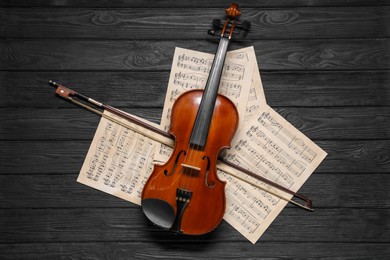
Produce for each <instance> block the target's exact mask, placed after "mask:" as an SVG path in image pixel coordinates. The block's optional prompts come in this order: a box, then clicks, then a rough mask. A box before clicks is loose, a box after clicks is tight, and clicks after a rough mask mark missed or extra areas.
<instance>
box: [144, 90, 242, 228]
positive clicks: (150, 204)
mask: <svg viewBox="0 0 390 260" xmlns="http://www.w3.org/2000/svg"><path fill="white" fill-rule="evenodd" d="M202 96H203V91H202V90H192V91H189V92H186V93H184V94H182V95H181V96H180V97H179V98H178V99H177V100H176V102H175V104H174V106H173V108H172V114H171V125H170V130H169V133H170V134H171V135H173V136H174V138H175V148H174V151H173V153H172V155H171V157H170V159H169V160H168V161H167V162H166V163H165V164H164V165H155V166H154V170H153V172H152V173H151V175H150V177H149V179H148V181H147V182H146V184H145V187H144V189H143V192H142V196H141V197H142V202H141V203H142V208H143V211H144V213H145V215H146V216H147V217H148V218H149V219H150V220H151V221H152V222H153V223H155V224H156V225H158V226H161V227H163V228H166V229H170V230H172V231H175V232H179V233H184V234H189V235H201V234H205V233H208V232H210V231H212V230H213V229H215V228H216V227H217V226H218V225H219V224H220V222H221V221H222V218H223V215H224V212H225V204H226V203H225V182H223V181H221V180H219V178H218V176H217V172H216V161H217V157H218V154H219V152H220V150H221V149H223V148H228V147H229V144H230V142H231V140H232V138H233V136H234V134H235V131H236V129H237V126H238V112H237V109H236V107H235V105H234V104H233V103H232V102H231V101H230V100H229V99H228V98H226V97H224V96H222V95H218V96H217V98H216V102H215V107H214V111H213V113H212V120H211V125H210V129H209V133H208V137H207V142H206V145H205V146H204V147H202V149H198V147H196V146H195V147H194V146H191V145H190V141H189V140H190V136H191V133H192V127H193V125H194V122H195V119H196V116H197V111H198V108H199V105H200V102H201V99H202Z"/></svg>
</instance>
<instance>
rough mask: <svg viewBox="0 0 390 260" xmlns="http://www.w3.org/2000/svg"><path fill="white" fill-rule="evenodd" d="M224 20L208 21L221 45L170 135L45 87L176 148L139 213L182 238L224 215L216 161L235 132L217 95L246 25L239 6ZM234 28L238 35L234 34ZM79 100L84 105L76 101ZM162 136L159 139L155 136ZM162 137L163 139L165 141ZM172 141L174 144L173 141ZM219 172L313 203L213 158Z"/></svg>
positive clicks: (231, 109) (181, 101)
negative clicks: (228, 58)
mask: <svg viewBox="0 0 390 260" xmlns="http://www.w3.org/2000/svg"><path fill="white" fill-rule="evenodd" d="M226 12H227V15H228V18H227V20H226V22H224V23H223V22H221V20H220V19H214V20H213V26H214V30H209V31H208V33H209V34H210V35H213V36H217V37H219V38H220V44H219V47H218V50H217V53H216V55H215V58H214V62H213V65H212V68H211V71H210V75H209V79H208V81H207V84H206V88H205V90H204V91H200V90H194V91H189V92H187V93H184V94H183V95H182V96H180V97H179V98H178V99H177V101H176V103H175V104H174V106H173V111H174V113H173V114H172V117H171V129H170V132H169V134H168V133H166V132H164V131H162V130H160V129H158V128H155V127H153V126H151V125H149V124H147V123H145V122H143V121H140V120H139V119H137V118H136V117H134V116H132V115H131V114H128V113H126V112H124V111H122V110H120V109H118V108H115V107H112V106H110V105H107V104H104V103H101V102H99V101H96V100H95V99H93V98H90V97H88V96H86V95H84V94H81V93H79V92H77V91H75V90H73V89H70V88H67V87H65V86H63V85H61V84H58V83H56V82H54V81H49V85H50V86H52V87H54V88H55V89H56V94H57V95H58V96H60V97H62V98H64V99H66V100H68V101H70V102H71V103H73V104H75V105H78V106H80V107H83V108H85V109H87V110H89V111H91V112H93V113H95V114H98V115H100V116H102V117H104V118H106V119H108V120H110V121H112V122H114V123H116V124H118V125H121V126H123V127H126V128H128V129H130V130H132V131H135V132H138V131H140V130H139V129H138V128H137V127H135V128H134V127H133V126H132V125H130V124H128V123H123V122H122V121H119V120H117V119H116V118H114V117H111V116H109V115H106V114H104V113H103V112H101V111H99V110H97V109H95V108H93V107H91V106H89V105H87V103H89V104H92V105H93V106H94V107H97V108H100V109H104V110H107V111H110V112H111V113H113V114H115V115H117V116H119V117H121V118H124V119H126V120H127V121H128V122H129V123H130V122H131V123H133V124H135V125H138V126H141V127H143V128H144V129H147V130H149V131H151V132H152V133H155V134H157V137H155V136H154V135H153V134H152V135H149V134H148V133H147V132H142V134H143V135H145V136H147V137H148V138H151V139H153V140H155V141H157V142H161V143H164V144H165V145H167V146H169V147H175V149H174V152H173V154H172V156H171V157H170V159H169V160H168V161H167V163H166V164H164V165H161V166H159V165H155V166H154V170H153V172H152V174H151V176H150V177H149V179H148V181H147V183H146V185H145V187H144V189H143V193H142V195H141V198H142V202H141V203H142V209H143V211H144V213H145V215H146V216H147V217H148V218H149V219H150V220H151V221H152V222H153V223H155V224H156V225H158V226H160V227H162V228H165V229H169V230H172V231H174V232H178V233H184V234H194V235H195V234H196V235H198V234H199V235H200V234H204V233H208V232H210V231H212V230H213V229H214V228H216V227H217V226H218V225H219V223H220V222H221V221H222V217H223V214H224V211H225V194H224V188H225V183H224V182H222V181H220V180H219V179H218V177H217V175H216V160H217V156H218V154H219V152H220V150H222V149H224V148H228V147H229V144H230V141H231V139H232V137H233V135H234V133H235V130H236V129H237V124H238V123H237V122H238V113H237V110H236V108H235V106H234V104H233V103H232V102H231V101H230V100H229V99H227V98H226V97H224V96H221V95H218V93H217V91H218V85H219V81H220V78H221V72H222V68H223V63H224V59H225V56H226V51H227V48H228V45H229V42H230V40H231V39H232V38H233V39H242V38H245V36H246V33H247V30H249V28H250V22H248V21H243V22H242V23H239V22H237V21H236V18H237V17H238V16H239V15H240V11H239V10H238V6H237V5H236V4H232V6H231V7H230V8H228V9H226ZM237 28H239V29H240V31H237ZM80 101H83V102H80ZM160 136H161V137H163V138H162V139H161V138H159V137H160ZM164 138H165V139H164ZM173 139H175V143H174V142H173ZM218 162H219V167H221V166H224V167H223V168H222V170H223V171H224V172H225V173H227V174H229V175H231V176H234V177H235V178H238V179H240V180H241V181H244V182H247V183H249V184H251V185H253V186H254V187H257V188H259V189H263V190H265V191H266V192H267V193H270V194H272V195H274V196H276V197H279V198H280V199H283V200H285V201H288V202H290V203H292V204H293V205H295V206H298V207H300V208H303V209H306V210H309V211H313V205H312V200H311V199H309V198H307V197H305V196H303V195H301V194H299V193H297V192H294V191H292V190H289V189H287V188H285V187H283V186H281V185H280V184H278V183H275V182H273V181H271V180H268V179H266V178H264V177H262V176H260V175H258V174H256V173H253V172H251V171H249V170H247V169H245V168H243V167H240V166H238V165H235V164H233V163H231V162H229V161H227V160H225V159H224V158H223V157H219V158H218ZM235 172H241V173H244V174H246V175H248V176H251V177H252V178H254V179H256V180H259V181H261V182H263V183H266V184H267V185H270V186H272V187H275V188H276V189H278V190H280V191H282V192H284V193H287V194H290V195H292V197H293V198H295V199H299V200H302V201H303V202H304V203H298V202H297V201H295V200H293V199H292V198H289V197H286V196H284V195H281V194H279V193H277V192H273V191H271V190H269V189H265V188H264V187H263V186H261V185H258V184H256V183H254V182H251V181H248V180H247V179H245V178H242V177H240V176H239V175H237V174H236V173H235Z"/></svg>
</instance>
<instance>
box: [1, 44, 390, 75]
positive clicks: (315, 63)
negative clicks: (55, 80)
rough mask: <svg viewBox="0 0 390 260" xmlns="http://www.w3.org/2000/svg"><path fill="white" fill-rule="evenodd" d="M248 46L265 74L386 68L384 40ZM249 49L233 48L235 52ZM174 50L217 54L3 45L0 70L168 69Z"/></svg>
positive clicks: (162, 48) (165, 47) (137, 47)
mask: <svg viewBox="0 0 390 260" xmlns="http://www.w3.org/2000/svg"><path fill="white" fill-rule="evenodd" d="M252 44H253V46H254V49H255V52H256V56H257V61H258V62H259V67H260V70H264V71H267V70H298V71H299V70H374V69H390V55H389V54H388V50H389V49H390V40H389V39H368V40H366V39H359V40H355V39H354V40H348V39H343V40H310V39H309V40H266V41H256V42H255V41H253V42H251V43H250V45H252ZM248 45H249V44H248ZM248 45H246V46H245V45H243V44H242V43H241V44H236V45H235V48H241V47H244V46H245V47H247V46H248ZM42 46H45V47H44V48H42ZM175 46H177V47H182V48H188V49H193V50H198V51H204V52H214V50H215V49H216V44H215V43H212V42H206V41H179V40H178V41H158V42H157V41H112V40H111V41H110V40H101V41H100V40H99V41H96V40H95V41H93V40H7V41H5V40H2V41H0V49H1V50H2V52H1V53H0V70H4V69H7V70H42V71H52V70H99V71H103V70H120V71H150V70H152V71H155V70H169V69H170V67H171V63H172V57H173V53H174V48H175Z"/></svg>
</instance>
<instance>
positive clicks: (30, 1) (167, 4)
mask: <svg viewBox="0 0 390 260" xmlns="http://www.w3.org/2000/svg"><path fill="white" fill-rule="evenodd" d="M239 4H240V7H244V8H245V7H258V8H261V7H296V6H321V7H322V6H381V5H384V6H386V5H389V2H388V1H386V0H377V1H364V0H338V1H333V0H279V1H274V0H263V1H252V0H241V1H240V2H239ZM0 6H9V7H16V6H38V7H41V6H55V7H66V6H72V7H133V8H135V7H136V8H139V7H153V8H171V7H203V8H210V7H219V8H226V1H224V0H214V1H212V2H210V1H208V0H197V1H179V0H170V1H159V0H150V1H142V0H118V1H115V2H113V1H110V0H95V1H90V0H67V1H56V0H18V1H12V0H1V1H0Z"/></svg>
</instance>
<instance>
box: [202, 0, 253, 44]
mask: <svg viewBox="0 0 390 260" xmlns="http://www.w3.org/2000/svg"><path fill="white" fill-rule="evenodd" d="M225 12H226V14H227V19H226V20H225V21H221V19H214V20H213V22H212V25H213V29H211V30H208V34H209V35H212V36H220V37H225V36H226V37H229V38H230V39H232V40H242V39H244V38H246V36H247V33H248V30H249V29H250V27H251V23H250V22H249V21H247V20H244V21H242V22H238V21H237V17H238V16H240V15H241V11H240V10H239V9H238V5H237V4H236V3H233V4H232V5H231V6H230V7H229V8H226V9H225Z"/></svg>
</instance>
